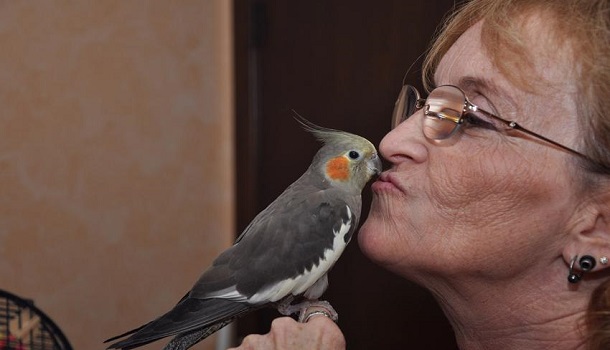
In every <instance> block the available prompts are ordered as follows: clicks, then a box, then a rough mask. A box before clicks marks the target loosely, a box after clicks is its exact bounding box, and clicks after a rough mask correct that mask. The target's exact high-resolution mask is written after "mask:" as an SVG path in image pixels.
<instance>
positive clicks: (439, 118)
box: [424, 85, 466, 140]
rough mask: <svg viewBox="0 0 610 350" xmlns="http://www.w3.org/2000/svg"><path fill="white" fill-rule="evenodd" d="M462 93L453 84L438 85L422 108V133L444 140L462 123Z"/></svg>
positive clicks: (434, 138)
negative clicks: (423, 115) (423, 108)
mask: <svg viewBox="0 0 610 350" xmlns="http://www.w3.org/2000/svg"><path fill="white" fill-rule="evenodd" d="M465 102H466V97H465V96H464V93H463V92H462V91H461V90H460V89H457V88H455V87H454V86H449V85H445V86H440V87H438V88H436V89H434V90H432V92H430V95H429V96H428V98H427V99H426V106H425V110H424V114H425V117H424V135H426V137H428V138H430V139H433V140H444V139H446V138H448V137H450V136H451V135H453V133H454V132H455V131H456V130H457V129H458V126H459V125H460V124H461V123H462V115H463V112H464V104H465Z"/></svg>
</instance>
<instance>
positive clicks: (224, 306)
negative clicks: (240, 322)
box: [105, 298, 252, 350]
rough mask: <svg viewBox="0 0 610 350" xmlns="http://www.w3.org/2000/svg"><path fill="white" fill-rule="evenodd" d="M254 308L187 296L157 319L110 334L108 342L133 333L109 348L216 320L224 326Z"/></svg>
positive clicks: (139, 343) (125, 348) (130, 345)
mask: <svg viewBox="0 0 610 350" xmlns="http://www.w3.org/2000/svg"><path fill="white" fill-rule="evenodd" d="M251 309H252V306H251V305H249V304H246V303H238V302H234V301H230V300H226V299H218V298H217V299H196V298H186V299H184V300H183V301H181V302H180V303H179V304H178V305H176V307H174V308H173V309H172V310H170V311H169V312H167V313H166V314H164V315H163V316H161V317H159V318H157V319H156V320H154V321H151V322H149V323H148V324H146V325H144V326H141V327H139V328H136V329H134V330H131V331H129V332H127V333H125V334H122V335H119V336H116V337H113V338H110V339H108V340H106V341H105V343H106V342H111V341H114V340H117V339H119V338H122V337H124V336H127V335H131V336H130V337H129V338H127V339H124V340H121V341H119V342H116V343H113V344H111V345H110V346H108V349H123V350H128V349H133V348H137V347H139V346H142V345H145V344H148V343H151V342H154V341H156V340H159V339H161V338H165V337H168V336H172V335H177V334H182V333H186V332H192V331H194V330H198V329H203V328H207V327H212V328H213V327H214V325H216V324H217V323H224V324H223V326H224V325H226V324H228V322H224V321H226V320H228V319H234V318H236V317H237V316H239V315H242V314H244V313H246V312H248V311H250V310H251ZM218 329H220V327H217V328H216V329H215V330H218ZM215 330H214V331H215ZM212 333H213V332H211V333H209V334H212ZM209 334H207V335H209ZM207 335H206V336H207ZM201 339H203V338H201Z"/></svg>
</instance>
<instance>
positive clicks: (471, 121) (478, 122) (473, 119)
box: [464, 113, 498, 131]
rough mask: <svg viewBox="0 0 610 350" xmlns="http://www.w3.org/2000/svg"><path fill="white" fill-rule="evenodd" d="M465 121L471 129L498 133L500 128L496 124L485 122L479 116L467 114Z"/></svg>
mask: <svg viewBox="0 0 610 350" xmlns="http://www.w3.org/2000/svg"><path fill="white" fill-rule="evenodd" d="M464 121H465V122H466V123H467V124H468V126H469V127H476V128H483V129H488V130H494V131H498V128H497V127H496V125H495V124H494V123H492V122H491V121H489V120H485V119H483V118H481V117H479V116H476V115H474V114H472V113H466V114H465V115H464Z"/></svg>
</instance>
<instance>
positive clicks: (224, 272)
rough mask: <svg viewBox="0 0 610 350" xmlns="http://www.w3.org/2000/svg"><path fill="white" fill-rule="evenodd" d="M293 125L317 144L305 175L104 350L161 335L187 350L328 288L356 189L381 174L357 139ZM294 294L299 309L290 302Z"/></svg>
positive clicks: (354, 221)
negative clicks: (186, 286) (175, 295)
mask: <svg viewBox="0 0 610 350" xmlns="http://www.w3.org/2000/svg"><path fill="white" fill-rule="evenodd" d="M299 121H300V122H301V123H302V124H303V126H304V128H305V129H306V130H308V131H309V132H311V133H313V134H314V136H315V137H316V138H317V139H318V140H320V141H321V142H323V147H322V148H321V149H320V150H319V151H318V152H317V153H316V155H315V156H314V158H313V161H312V163H311V165H310V166H309V168H308V169H307V171H305V173H304V174H303V175H302V176H301V177H300V178H299V179H298V180H297V181H295V182H294V183H293V184H292V185H290V186H289V187H288V188H287V189H286V190H285V191H284V192H283V193H282V194H281V195H280V196H279V197H278V198H277V199H276V200H275V201H273V202H272V203H271V204H270V205H269V206H268V207H267V208H266V209H265V210H263V211H262V212H261V213H259V214H258V215H257V216H256V217H255V218H254V220H252V222H251V223H250V225H249V226H248V227H247V228H246V229H245V230H244V231H243V233H242V234H241V235H240V236H239V237H238V238H237V240H236V241H235V244H234V245H233V246H232V247H230V248H228V249H227V250H225V251H224V252H223V253H221V254H220V255H219V256H218V257H217V258H216V259H215V260H214V262H213V263H212V266H210V267H209V268H208V269H207V270H206V271H205V272H204V273H203V275H201V277H200V278H199V280H198V281H197V282H196V283H195V285H194V286H193V288H192V289H191V290H190V291H189V292H188V294H187V295H186V296H185V297H184V298H182V300H180V302H179V303H178V304H177V305H176V306H175V307H174V308H173V309H171V310H170V311H169V312H167V313H166V314H164V315H162V316H161V317H159V318H157V319H155V320H153V321H151V322H149V323H148V324H145V325H144V326H142V327H140V328H137V329H134V330H132V331H130V332H127V333H125V334H122V335H120V336H117V337H114V338H111V339H108V340H107V341H106V342H109V341H113V340H116V339H118V338H121V337H124V336H127V335H131V336H130V337H129V338H127V339H125V340H122V341H119V342H116V343H114V344H112V345H110V346H109V349H132V348H136V347H139V346H141V345H144V344H147V343H150V342H153V341H156V340H158V339H161V338H164V337H168V336H175V337H174V339H172V340H171V342H170V343H169V344H168V345H167V346H166V347H165V349H166V350H169V349H188V348H189V347H191V346H192V345H194V344H195V343H197V342H199V341H201V340H203V339H204V338H205V337H207V336H209V335H210V334H212V333H214V332H215V331H217V330H218V329H220V328H222V327H224V326H225V325H227V324H229V323H230V322H232V321H233V320H235V319H236V318H237V317H239V316H241V315H243V314H245V313H248V312H250V311H252V310H255V309H257V308H260V307H263V306H266V305H274V306H275V307H277V308H278V311H279V312H280V313H283V314H285V315H288V314H290V313H295V312H297V311H299V310H301V307H302V306H308V305H312V304H314V305H315V303H316V301H317V300H318V298H319V297H320V296H321V295H322V293H324V291H325V290H326V288H327V287H328V278H327V272H328V271H329V269H330V268H331V267H332V266H333V265H334V264H335V262H336V261H337V259H339V256H340V255H341V254H342V253H343V250H344V249H345V247H346V246H347V244H348V243H349V241H350V239H351V238H352V235H353V233H354V231H355V230H356V227H357V226H358V220H359V218H360V211H361V205H362V199H361V192H362V189H363V188H364V186H365V185H366V183H367V182H368V181H369V180H370V179H371V178H372V177H373V176H374V175H377V174H379V173H380V172H381V161H380V159H379V157H378V155H377V151H376V149H375V146H373V144H372V143H371V142H369V141H368V140H366V139H365V138H363V137H360V136H357V135H354V134H350V133H347V132H344V131H339V130H333V129H326V128H321V127H318V126H316V125H314V124H312V123H310V122H308V121H307V120H305V119H301V120H299ZM301 296H302V297H304V299H306V301H305V302H304V303H305V304H303V303H302V304H295V305H291V303H292V301H293V299H294V298H295V297H301ZM321 303H323V302H321ZM321 305H324V306H325V307H326V308H328V307H329V304H327V303H326V304H321ZM331 311H332V312H334V310H331Z"/></svg>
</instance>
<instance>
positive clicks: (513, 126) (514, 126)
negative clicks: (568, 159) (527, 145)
mask: <svg viewBox="0 0 610 350" xmlns="http://www.w3.org/2000/svg"><path fill="white" fill-rule="evenodd" d="M477 111H478V112H479V113H483V114H485V115H486V116H488V117H490V118H492V119H495V120H497V121H499V122H501V123H502V124H504V125H506V126H508V127H509V128H511V129H514V130H519V131H521V132H524V133H526V134H528V135H530V136H533V137H535V138H538V139H540V140H543V141H546V142H548V143H550V144H552V145H554V146H556V147H559V148H561V149H563V150H565V151H568V152H570V153H572V154H574V155H577V156H579V157H582V158H584V159H586V160H589V161H591V160H590V159H589V157H587V156H586V155H584V154H582V153H580V152H578V151H576V150H573V149H571V148H570V147H567V146H564V145H562V144H560V143H558V142H555V141H553V140H551V139H549V138H546V137H544V136H542V135H539V134H537V133H535V132H533V131H531V130H528V129H526V128H524V127H522V126H521V125H519V124H517V122H514V121H509V120H505V119H502V118H500V117H498V116H496V115H494V114H491V113H489V112H487V111H484V110H482V109H477Z"/></svg>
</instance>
